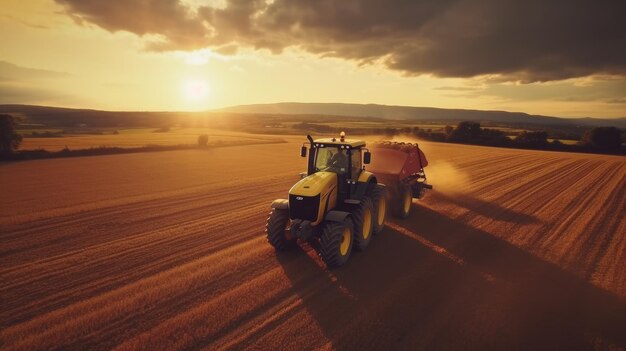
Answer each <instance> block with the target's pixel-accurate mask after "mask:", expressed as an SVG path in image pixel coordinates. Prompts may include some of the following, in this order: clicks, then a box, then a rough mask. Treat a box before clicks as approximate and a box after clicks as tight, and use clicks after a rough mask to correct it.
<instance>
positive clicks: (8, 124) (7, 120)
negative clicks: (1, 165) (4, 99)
mask: <svg viewBox="0 0 626 351" xmlns="http://www.w3.org/2000/svg"><path fill="white" fill-rule="evenodd" d="M16 125H17V123H16V122H15V118H13V116H11V115H5V114H1V115H0V154H10V153H12V152H13V151H14V150H17V148H18V147H19V146H20V143H21V142H22V136H21V135H19V134H17V133H16V132H15V127H16Z"/></svg>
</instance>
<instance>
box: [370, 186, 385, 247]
mask: <svg viewBox="0 0 626 351" xmlns="http://www.w3.org/2000/svg"><path fill="white" fill-rule="evenodd" d="M386 193H387V191H386V189H385V187H384V186H382V185H380V184H376V185H375V186H374V188H372V191H371V194H370V196H371V197H372V203H373V205H374V235H376V234H378V233H380V232H382V231H383V229H385V219H386V217H387V194H386Z"/></svg>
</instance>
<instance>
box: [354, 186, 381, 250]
mask: <svg viewBox="0 0 626 351" xmlns="http://www.w3.org/2000/svg"><path fill="white" fill-rule="evenodd" d="M352 221H353V222H354V248H355V249H357V250H358V251H363V250H365V248H366V247H367V245H369V243H370V241H372V234H374V223H375V222H376V219H375V217H374V205H373V204H372V199H370V198H369V196H364V197H363V200H361V204H360V205H359V206H358V207H356V208H355V209H354V211H352Z"/></svg>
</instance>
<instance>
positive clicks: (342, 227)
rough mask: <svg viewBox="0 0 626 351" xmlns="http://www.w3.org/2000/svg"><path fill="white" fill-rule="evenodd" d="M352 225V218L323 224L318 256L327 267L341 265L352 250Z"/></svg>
mask: <svg viewBox="0 0 626 351" xmlns="http://www.w3.org/2000/svg"><path fill="white" fill-rule="evenodd" d="M353 237H354V226H353V225H352V219H350V218H348V217H346V219H344V220H343V222H331V221H328V222H326V223H324V224H323V227H322V234H321V235H320V256H321V257H322V260H323V261H324V262H325V263H326V266H328V268H335V267H339V266H343V265H344V264H345V263H346V262H347V261H348V258H349V257H350V253H351V252H352V242H353Z"/></svg>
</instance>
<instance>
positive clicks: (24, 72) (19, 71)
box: [0, 61, 70, 82]
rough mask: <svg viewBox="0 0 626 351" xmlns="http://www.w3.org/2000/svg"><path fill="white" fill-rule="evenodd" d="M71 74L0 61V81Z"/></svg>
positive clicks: (49, 77) (63, 76)
mask: <svg viewBox="0 0 626 351" xmlns="http://www.w3.org/2000/svg"><path fill="white" fill-rule="evenodd" d="M69 76H70V75H69V74H68V73H65V72H57V71H50V70H45V69H36V68H27V67H22V66H18V65H15V64H12V63H10V62H6V61H0V82H1V81H16V80H19V81H23V80H36V79H51V78H52V79H54V78H65V77H69Z"/></svg>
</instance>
